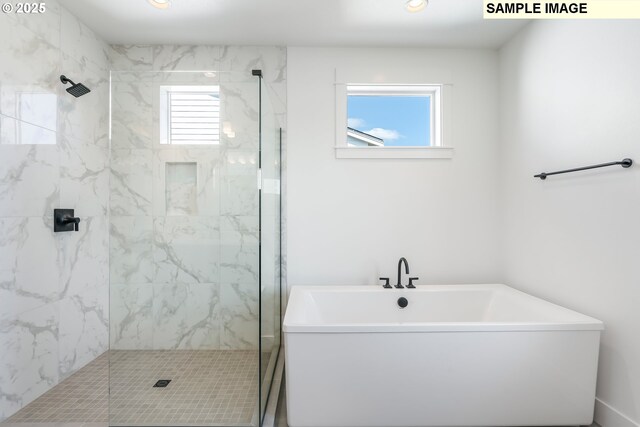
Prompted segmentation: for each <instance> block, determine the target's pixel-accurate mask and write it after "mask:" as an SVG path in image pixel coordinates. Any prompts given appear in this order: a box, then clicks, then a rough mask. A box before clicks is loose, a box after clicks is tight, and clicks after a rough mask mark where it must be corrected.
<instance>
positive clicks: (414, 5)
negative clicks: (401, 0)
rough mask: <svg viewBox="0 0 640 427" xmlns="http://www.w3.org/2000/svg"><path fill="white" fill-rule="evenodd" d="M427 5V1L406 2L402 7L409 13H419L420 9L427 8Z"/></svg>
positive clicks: (410, 0)
mask: <svg viewBox="0 0 640 427" xmlns="http://www.w3.org/2000/svg"><path fill="white" fill-rule="evenodd" d="M428 3H429V0H407V3H406V4H405V6H404V7H405V8H406V9H407V10H408V11H409V12H411V13H413V12H420V11H421V10H422V9H424V8H425V7H427V4H428Z"/></svg>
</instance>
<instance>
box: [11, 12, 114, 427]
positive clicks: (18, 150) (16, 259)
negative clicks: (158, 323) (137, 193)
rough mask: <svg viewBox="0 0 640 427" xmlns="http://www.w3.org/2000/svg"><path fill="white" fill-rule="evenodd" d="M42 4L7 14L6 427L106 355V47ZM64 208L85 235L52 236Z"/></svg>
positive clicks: (68, 15)
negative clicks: (71, 86)
mask: <svg viewBox="0 0 640 427" xmlns="http://www.w3.org/2000/svg"><path fill="white" fill-rule="evenodd" d="M46 7H47V11H46V13H44V14H39V15H26V14H25V15H17V14H1V15H0V38H1V39H2V40H3V42H2V43H0V56H1V57H2V58H5V59H10V60H3V61H2V62H0V199H2V203H0V347H1V348H2V349H3V357H2V358H1V359H0V421H2V420H3V419H4V418H6V417H8V416H10V415H11V414H13V413H14V412H15V411H17V410H19V409H20V408H21V407H23V406H25V405H27V404H28V403H30V402H31V401H32V400H34V399H35V398H37V397H38V396H40V395H41V394H42V393H44V392H46V391H47V390H49V389H50V388H51V387H53V386H55V385H56V384H57V383H58V382H59V381H60V380H62V379H64V378H65V377H67V376H69V375H71V374H72V373H73V372H75V371H76V370H78V369H80V368H81V367H82V366H84V365H85V364H87V363H88V362H90V361H91V360H93V359H94V358H95V357H96V356H97V355H99V354H101V353H103V352H104V351H105V350H106V349H107V347H108V289H109V288H108V285H109V282H108V273H109V249H108V248H109V245H108V236H109V234H108V221H107V214H108V202H109V141H108V115H109V111H108V108H109V78H108V76H109V75H108V66H107V62H106V51H107V46H106V44H105V43H104V42H102V41H101V40H100V39H99V38H98V37H97V36H96V35H95V34H93V33H92V32H91V31H90V30H89V29H88V28H87V27H86V26H84V24H82V23H80V22H79V21H78V20H77V19H76V18H75V17H74V16H73V15H72V14H71V13H69V12H68V11H67V10H65V9H64V8H62V7H61V6H60V5H59V4H58V2H57V1H56V0H47V2H46ZM63 73H65V74H68V75H69V77H71V78H72V79H73V80H76V81H81V82H83V83H85V84H86V85H87V86H88V87H89V88H90V89H91V92H90V93H89V94H87V95H85V96H83V97H81V98H74V97H73V96H71V95H69V94H68V93H67V92H66V91H65V87H64V86H63V85H62V84H61V82H60V79H59V76H60V74H63ZM57 207H65V208H74V209H76V214H77V215H78V216H80V217H81V223H80V231H79V232H77V233H53V231H52V228H53V209H54V208H57Z"/></svg>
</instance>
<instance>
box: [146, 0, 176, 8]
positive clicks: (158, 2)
mask: <svg viewBox="0 0 640 427" xmlns="http://www.w3.org/2000/svg"><path fill="white" fill-rule="evenodd" d="M149 4H151V6H153V7H155V8H157V9H168V8H169V6H171V1H170V0H149Z"/></svg>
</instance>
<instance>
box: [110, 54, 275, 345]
mask: <svg viewBox="0 0 640 427" xmlns="http://www.w3.org/2000/svg"><path fill="white" fill-rule="evenodd" d="M109 55H110V59H111V61H112V64H113V69H115V70H118V71H117V72H116V73H113V75H112V78H113V101H114V107H113V108H114V111H113V129H112V132H113V133H112V137H113V139H112V159H111V169H112V175H111V177H112V182H111V213H112V217H111V224H110V228H111V242H112V245H111V301H112V304H111V312H110V317H111V324H110V329H111V337H112V339H111V346H112V348H118V349H150V348H153V349H187V348H198V347H202V348H209V349H216V348H224V349H255V348H257V347H258V312H259V307H258V300H259V298H258V296H259V294H258V292H259V289H258V261H259V259H258V241H259V239H258V237H259V236H258V234H259V233H258V225H259V224H258V216H257V213H258V189H257V186H256V173H257V167H258V166H257V164H258V142H259V140H258V138H259V133H258V132H259V128H258V119H259V105H258V102H259V98H258V87H259V86H258V81H257V79H256V78H255V77H253V76H251V70H252V69H254V68H261V69H263V72H264V74H265V83H266V84H267V86H266V89H265V90H266V91H267V92H265V101H268V99H269V98H272V100H273V105H272V106H271V107H269V108H270V109H271V110H272V111H274V112H275V114H276V117H282V116H283V115H284V114H285V113H286V107H285V102H286V51H285V49H284V48H278V47H274V48H271V47H236V46H112V47H111V49H110V52H109ZM194 70H197V71H204V70H212V71H216V75H215V77H213V78H212V77H209V76H204V75H203V73H202V72H193V73H176V72H174V71H194ZM167 83H170V84H200V85H201V84H219V85H220V90H221V124H222V125H223V126H224V127H227V128H229V129H230V130H232V131H233V132H234V133H235V134H229V135H227V132H225V133H224V134H223V135H222V136H221V141H220V144H219V145H216V146H205V147H200V146H198V147H194V146H178V145H173V146H171V145H161V144H159V129H158V126H159V120H158V115H159V114H160V108H159V86H160V85H161V84H167ZM116 110H118V111H116ZM274 123H275V122H274ZM274 126H275V125H274ZM274 126H271V127H269V129H272V128H273V129H276V128H275V127H274ZM274 132H275V130H274ZM269 144H271V145H273V141H271V140H270V141H269ZM149 159H151V160H149ZM180 164H182V165H183V166H184V165H185V164H189V165H192V164H195V169H196V177H195V187H196V193H195V203H194V194H193V191H192V190H193V185H194V182H193V169H192V167H193V166H189V168H186V169H184V170H181V173H177V170H175V169H174V170H173V171H172V170H171V168H172V167H173V166H175V165H180ZM187 169H188V171H189V172H188V174H187V175H188V177H187V175H185V174H186V173H187ZM174 172H175V173H174ZM187 178H188V179H187ZM275 198H276V195H272V199H274V200H275ZM269 200H271V199H269ZM168 201H169V203H168ZM271 201H272V200H271ZM271 201H270V202H269V203H271ZM273 206H274V207H275V204H274V205H273ZM114 214H115V215H114ZM273 221H275V217H274V218H273ZM273 221H271V222H273ZM275 230H276V228H274V229H273V230H272V231H274V232H275ZM272 240H273V239H272ZM273 243H275V241H273ZM149 254H151V255H152V257H149ZM275 258H277V257H275ZM149 260H151V261H152V262H149ZM274 262H277V261H274ZM266 270H267V271H268V272H269V274H270V276H271V277H270V278H269V280H268V281H265V283H267V282H268V283H269V284H270V286H274V283H275V281H276V278H277V277H276V276H277V274H279V273H280V270H279V268H278V267H277V266H276V265H274V266H270V267H268V268H266ZM269 295H271V297H274V294H273V292H271V293H269ZM185 307H190V309H189V310H187V309H185ZM265 309H268V307H265ZM265 325H266V324H265ZM268 326H269V325H267V327H268ZM270 331H271V332H268V333H273V327H271V329H270Z"/></svg>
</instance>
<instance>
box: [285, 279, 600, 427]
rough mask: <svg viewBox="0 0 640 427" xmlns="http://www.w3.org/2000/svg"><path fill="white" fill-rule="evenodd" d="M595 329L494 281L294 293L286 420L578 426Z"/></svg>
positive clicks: (592, 365) (591, 394)
mask: <svg viewBox="0 0 640 427" xmlns="http://www.w3.org/2000/svg"><path fill="white" fill-rule="evenodd" d="M401 297H404V298H406V300H407V302H408V305H407V306H406V308H400V306H399V304H398V299H399V298H401ZM602 329H603V324H602V322H600V321H599V320H596V319H593V318H591V317H587V316H584V315H582V314H579V313H576V312H574V311H571V310H568V309H566V308H563V307H560V306H557V305H554V304H551V303H549V302H546V301H544V300H541V299H538V298H535V297H533V296H530V295H527V294H525V293H522V292H519V291H517V290H515V289H512V288H509V287H507V286H504V285H444V286H418V287H417V289H400V290H397V289H383V288H382V287H381V286H376V287H374V286H304V287H303V286H298V287H294V288H293V289H292V292H291V296H290V299H289V305H288V308H287V312H286V315H285V319H284V327H283V331H284V334H285V357H286V383H287V411H288V413H287V414H288V421H289V425H290V426H291V427H303V426H304V427H307V426H308V427H324V426H336V427H337V426H339V427H347V426H358V427H371V426H385V427H389V426H525V425H526V426H543V425H588V424H591V423H592V421H593V409H594V398H595V386H596V371H597V362H598V347H599V342H600V331H601V330H602Z"/></svg>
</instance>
